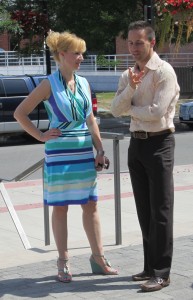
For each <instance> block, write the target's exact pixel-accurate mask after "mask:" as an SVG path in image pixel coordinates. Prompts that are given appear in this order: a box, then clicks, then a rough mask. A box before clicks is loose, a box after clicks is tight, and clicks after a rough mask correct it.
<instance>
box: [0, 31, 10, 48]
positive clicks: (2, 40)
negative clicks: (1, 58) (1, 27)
mask: <svg viewBox="0 0 193 300" xmlns="http://www.w3.org/2000/svg"><path fill="white" fill-rule="evenodd" d="M0 48H2V49H4V50H5V51H9V50H10V49H9V37H8V34H7V33H6V32H5V33H3V34H1V35H0Z"/></svg>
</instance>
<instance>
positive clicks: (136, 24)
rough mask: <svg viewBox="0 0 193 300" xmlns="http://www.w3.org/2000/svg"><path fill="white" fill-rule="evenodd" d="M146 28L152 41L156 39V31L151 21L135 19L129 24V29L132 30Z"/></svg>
mask: <svg viewBox="0 0 193 300" xmlns="http://www.w3.org/2000/svg"><path fill="white" fill-rule="evenodd" d="M140 29H145V31H146V33H147V37H148V40H149V41H150V42H151V41H152V40H153V39H155V31H154V29H153V27H152V26H151V24H150V23H148V22H146V21H135V22H132V23H130V24H129V28H128V31H130V30H140Z"/></svg>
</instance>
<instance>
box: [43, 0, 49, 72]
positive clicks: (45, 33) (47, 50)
mask: <svg viewBox="0 0 193 300" xmlns="http://www.w3.org/2000/svg"><path fill="white" fill-rule="evenodd" d="M41 2H42V8H43V13H44V14H45V15H46V17H47V24H48V23H49V17H48V9H47V0H42V1H41ZM45 27H48V26H45ZM47 35H48V33H47V28H46V30H44V47H45V48H44V49H45V54H46V74H47V75H49V74H51V62H50V51H49V48H48V46H47V45H46V37H47Z"/></svg>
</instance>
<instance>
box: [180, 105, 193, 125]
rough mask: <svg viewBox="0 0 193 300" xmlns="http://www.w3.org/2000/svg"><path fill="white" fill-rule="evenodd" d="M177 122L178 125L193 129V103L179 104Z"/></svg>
mask: <svg viewBox="0 0 193 300" xmlns="http://www.w3.org/2000/svg"><path fill="white" fill-rule="evenodd" d="M179 120H180V123H184V124H187V125H188V126H189V127H190V128H193V101H189V102H185V103H182V104H180V109H179Z"/></svg>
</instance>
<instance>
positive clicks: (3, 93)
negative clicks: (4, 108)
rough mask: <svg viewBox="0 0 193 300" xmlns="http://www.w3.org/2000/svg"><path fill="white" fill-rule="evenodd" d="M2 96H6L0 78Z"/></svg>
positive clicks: (0, 94) (0, 93)
mask: <svg viewBox="0 0 193 300" xmlns="http://www.w3.org/2000/svg"><path fill="white" fill-rule="evenodd" d="M0 97H5V91H4V88H3V84H2V82H1V80H0Z"/></svg>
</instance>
